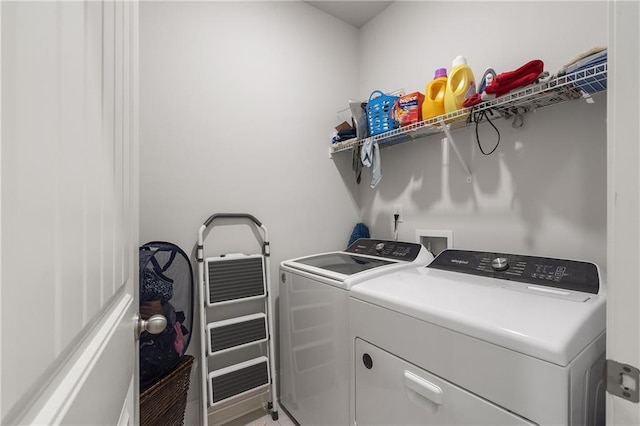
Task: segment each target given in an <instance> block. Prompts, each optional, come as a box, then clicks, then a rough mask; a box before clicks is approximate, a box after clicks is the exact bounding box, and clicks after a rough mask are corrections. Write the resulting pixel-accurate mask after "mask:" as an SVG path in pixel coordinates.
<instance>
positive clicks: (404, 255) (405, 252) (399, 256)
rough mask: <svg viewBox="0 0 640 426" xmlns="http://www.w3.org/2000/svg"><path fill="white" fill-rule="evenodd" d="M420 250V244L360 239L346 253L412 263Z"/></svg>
mask: <svg viewBox="0 0 640 426" xmlns="http://www.w3.org/2000/svg"><path fill="white" fill-rule="evenodd" d="M421 249H422V245H421V244H417V243H407V242H404V241H387V240H374V239H371V238H360V239H359V240H356V241H355V242H353V244H351V245H350V246H349V248H347V249H346V250H345V251H346V252H347V253H357V254H366V255H369V256H378V257H383V258H385V259H394V260H405V261H407V262H413V261H414V260H415V259H416V258H417V257H418V254H419V253H420V250H421Z"/></svg>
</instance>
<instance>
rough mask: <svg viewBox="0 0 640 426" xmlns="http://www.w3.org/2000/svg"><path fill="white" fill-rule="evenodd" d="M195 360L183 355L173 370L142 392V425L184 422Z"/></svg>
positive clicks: (170, 424) (162, 425)
mask: <svg viewBox="0 0 640 426" xmlns="http://www.w3.org/2000/svg"><path fill="white" fill-rule="evenodd" d="M193 360H194V358H193V357H192V356H191V355H185V356H183V357H182V359H181V360H180V363H178V365H177V366H176V367H175V368H174V369H173V370H171V371H170V372H168V373H167V374H166V375H165V376H164V377H162V378H161V379H160V380H158V381H157V382H155V383H154V384H152V385H151V386H149V387H148V388H146V389H145V390H143V391H142V392H141V393H140V425H141V426H178V425H183V424H184V413H185V410H186V408H187V392H188V391H189V381H190V377H191V365H192V364H193Z"/></svg>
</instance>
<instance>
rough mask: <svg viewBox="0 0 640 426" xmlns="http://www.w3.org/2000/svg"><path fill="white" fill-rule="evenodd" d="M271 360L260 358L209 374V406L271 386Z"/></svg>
mask: <svg viewBox="0 0 640 426" xmlns="http://www.w3.org/2000/svg"><path fill="white" fill-rule="evenodd" d="M268 362H269V360H268V359H267V357H264V356H262V357H258V358H255V359H252V360H250V361H246V362H243V363H240V364H236V365H232V366H230V367H226V368H222V369H220V370H215V371H212V372H210V373H209V405H211V406H214V405H216V404H218V403H220V402H223V401H225V400H227V399H229V398H233V397H237V396H240V395H243V394H245V393H247V392H250V391H253V390H257V389H261V388H266V387H268V386H269V383H270V381H271V377H270V375H269V366H268Z"/></svg>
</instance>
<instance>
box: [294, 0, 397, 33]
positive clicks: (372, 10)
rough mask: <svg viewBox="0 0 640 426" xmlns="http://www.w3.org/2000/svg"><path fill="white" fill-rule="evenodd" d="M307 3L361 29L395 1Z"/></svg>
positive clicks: (329, 0)
mask: <svg viewBox="0 0 640 426" xmlns="http://www.w3.org/2000/svg"><path fill="white" fill-rule="evenodd" d="M305 3H308V4H310V5H311V6H313V7H315V8H317V9H320V10H322V11H323V12H326V13H328V14H329V15H332V16H335V17H336V18H338V19H341V20H342V21H344V22H346V23H348V24H351V25H353V26H354V27H356V28H360V27H361V26H363V25H364V24H366V23H367V22H369V21H370V20H371V19H372V18H373V17H374V16H376V15H377V14H379V13H380V12H382V11H383V10H384V9H386V8H387V6H389V5H390V4H391V3H393V1H331V0H328V1H305Z"/></svg>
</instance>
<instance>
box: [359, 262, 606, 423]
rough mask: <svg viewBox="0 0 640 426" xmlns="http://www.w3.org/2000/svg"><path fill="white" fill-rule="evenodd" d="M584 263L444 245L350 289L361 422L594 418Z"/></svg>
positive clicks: (598, 400)
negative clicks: (417, 264)
mask: <svg viewBox="0 0 640 426" xmlns="http://www.w3.org/2000/svg"><path fill="white" fill-rule="evenodd" d="M605 297H606V296H605V289H604V286H603V284H602V282H601V279H600V273H599V270H598V268H597V266H596V265H594V264H592V263H586V262H578V261H571V260H563V259H551V258H543V257H535V256H521V255H512V254H502V253H485V252H475V251H463V250H446V251H444V252H442V253H441V254H440V255H438V257H436V259H435V260H434V261H433V262H432V263H431V264H430V265H429V266H428V267H425V268H414V269H412V270H407V271H402V272H397V273H393V274H388V275H385V276H383V277H379V278H375V279H372V280H368V281H367V282H366V283H363V284H361V285H358V286H356V287H354V288H353V289H352V290H351V292H350V300H349V313H350V340H351V341H352V342H354V344H353V347H352V348H351V349H352V351H353V355H354V357H353V374H354V380H353V382H354V385H353V386H352V388H351V392H352V394H351V396H352V398H353V400H354V405H353V409H352V411H351V416H350V421H351V423H352V424H353V423H356V424H358V426H364V425H392V424H393V425H416V424H421V425H531V424H538V425H581V426H583V425H603V424H604V419H605V416H604V399H605V398H604V393H605V384H604V382H603V368H604V360H605V325H606V318H605V316H606V313H605V306H606V305H605Z"/></svg>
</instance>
